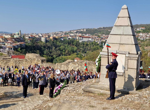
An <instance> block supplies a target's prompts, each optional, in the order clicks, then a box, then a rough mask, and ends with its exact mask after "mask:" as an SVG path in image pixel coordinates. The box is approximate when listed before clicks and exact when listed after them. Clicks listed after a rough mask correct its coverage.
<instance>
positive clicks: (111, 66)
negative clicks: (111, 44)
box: [106, 52, 118, 100]
mask: <svg viewBox="0 0 150 110" xmlns="http://www.w3.org/2000/svg"><path fill="white" fill-rule="evenodd" d="M111 54H112V62H111V63H110V64H108V65H107V66H106V68H107V69H108V70H109V75H108V77H109V85H110V97H109V98H107V100H113V99H115V97H114V95H115V82H116V78H117V73H116V70H117V66H118V62H117V60H116V58H117V56H118V55H116V54H115V53H113V52H112V53H111Z"/></svg>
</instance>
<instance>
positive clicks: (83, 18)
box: [0, 0, 150, 33]
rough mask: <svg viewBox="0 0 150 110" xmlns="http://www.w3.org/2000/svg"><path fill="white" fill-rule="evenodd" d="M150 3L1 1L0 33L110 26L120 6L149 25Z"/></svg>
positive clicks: (142, 0) (133, 0) (146, 0)
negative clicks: (126, 7)
mask: <svg viewBox="0 0 150 110" xmlns="http://www.w3.org/2000/svg"><path fill="white" fill-rule="evenodd" d="M149 4H150V0H0V31H6V32H12V33H15V32H18V31H19V30H21V31H22V32H23V33H50V32H56V31H69V30H73V29H81V28H98V27H108V26H113V25H114V23H115V20H116V18H117V16H118V14H119V12H120V10H121V7H122V6H123V5H127V6H128V9H129V12H130V15H131V19H132V23H133V24H150V5H149Z"/></svg>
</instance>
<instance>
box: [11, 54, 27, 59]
mask: <svg viewBox="0 0 150 110" xmlns="http://www.w3.org/2000/svg"><path fill="white" fill-rule="evenodd" d="M11 58H19V59H25V56H24V55H12V56H11Z"/></svg>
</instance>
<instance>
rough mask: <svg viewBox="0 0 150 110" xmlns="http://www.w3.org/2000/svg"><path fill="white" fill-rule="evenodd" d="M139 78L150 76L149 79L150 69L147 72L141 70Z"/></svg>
mask: <svg viewBox="0 0 150 110" xmlns="http://www.w3.org/2000/svg"><path fill="white" fill-rule="evenodd" d="M139 78H148V79H150V70H148V73H147V74H145V72H144V70H140V74H139Z"/></svg>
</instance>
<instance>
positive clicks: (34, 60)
mask: <svg viewBox="0 0 150 110" xmlns="http://www.w3.org/2000/svg"><path fill="white" fill-rule="evenodd" d="M86 63H87V67H88V70H89V71H90V72H96V65H95V62H92V61H86ZM34 64H40V65H41V66H44V67H46V66H50V67H53V68H55V69H61V70H72V69H74V70H78V69H79V70H80V71H84V68H85V67H84V64H85V61H83V60H79V61H76V62H75V61H73V60H67V61H65V62H63V63H56V64H53V63H47V62H46V59H45V58H43V57H41V56H40V55H38V54H33V53H28V54H26V56H25V59H18V58H11V57H0V65H1V66H2V67H5V68H6V67H7V66H13V67H15V66H18V67H19V68H22V66H24V68H27V67H28V66H29V65H34Z"/></svg>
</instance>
